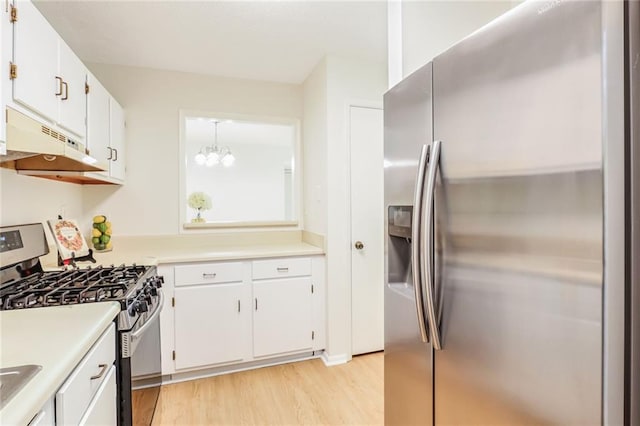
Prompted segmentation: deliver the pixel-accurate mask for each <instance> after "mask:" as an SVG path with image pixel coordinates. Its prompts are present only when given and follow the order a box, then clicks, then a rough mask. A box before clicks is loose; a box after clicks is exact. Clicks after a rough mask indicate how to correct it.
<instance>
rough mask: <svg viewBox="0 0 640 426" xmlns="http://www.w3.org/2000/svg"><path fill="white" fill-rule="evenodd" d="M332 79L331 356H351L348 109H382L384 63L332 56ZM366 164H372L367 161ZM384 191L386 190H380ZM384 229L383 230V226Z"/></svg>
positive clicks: (329, 69) (329, 112) (329, 88)
mask: <svg viewBox="0 0 640 426" xmlns="http://www.w3.org/2000/svg"><path fill="white" fill-rule="evenodd" d="M326 73H327V158H328V159H329V161H328V162H327V233H326V244H327V283H328V286H327V310H328V311H327V318H328V324H327V326H328V332H327V352H328V354H329V356H330V357H338V358H339V357H342V356H346V357H347V358H350V356H351V221H350V217H351V211H350V208H349V207H350V194H349V185H350V183H349V182H350V180H349V167H350V164H349V143H348V124H349V123H348V107H349V105H350V104H366V105H371V104H372V103H379V104H380V105H382V95H383V94H384V92H385V90H386V87H387V72H386V64H385V63H377V64H372V63H365V62H360V61H356V60H352V59H346V58H339V57H334V56H329V57H327V59H326ZM362 161H367V159H366V158H363V159H362ZM379 189H381V188H379ZM381 226H382V224H381Z"/></svg>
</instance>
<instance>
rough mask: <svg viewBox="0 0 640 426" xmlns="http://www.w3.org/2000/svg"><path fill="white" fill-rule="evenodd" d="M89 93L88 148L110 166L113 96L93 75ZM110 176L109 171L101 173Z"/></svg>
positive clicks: (88, 77) (100, 160)
mask: <svg viewBox="0 0 640 426" xmlns="http://www.w3.org/2000/svg"><path fill="white" fill-rule="evenodd" d="M87 82H88V84H89V93H88V94H87V148H89V153H90V154H91V155H92V156H93V157H94V158H95V159H96V160H98V162H99V163H105V164H109V163H110V160H111V158H112V155H111V150H110V147H109V144H110V132H111V129H110V128H111V124H110V121H109V113H110V112H109V110H110V108H111V107H110V101H111V95H109V92H107V89H105V88H104V86H103V85H102V84H100V82H99V81H98V80H97V79H96V78H95V77H94V76H93V75H92V74H89V75H88V76H87ZM100 174H101V175H105V176H108V175H109V171H108V170H107V171H106V172H100Z"/></svg>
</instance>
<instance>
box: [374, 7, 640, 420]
mask: <svg viewBox="0 0 640 426" xmlns="http://www.w3.org/2000/svg"><path fill="white" fill-rule="evenodd" d="M639 23H640V5H639V2H638V1H636V0H634V1H628V2H623V1H617V0H612V1H604V2H599V1H562V0H554V1H549V2H541V1H534V2H531V1H529V2H525V3H523V4H521V5H519V6H518V7H516V8H514V9H513V10H511V11H510V12H508V13H507V14H505V15H504V16H502V17H500V18H498V19H496V20H495V21H493V22H491V23H490V24H489V25H487V26H485V27H483V28H482V29H480V30H479V31H477V32H475V33H473V34H472V35H470V36H469V37H467V38H465V39H464V40H462V41H461V42H459V43H458V44H456V45H454V46H453V47H451V48H450V49H449V50H447V51H446V52H444V53H443V54H441V55H439V56H437V57H436V58H435V59H434V60H433V61H432V62H431V63H429V64H427V65H425V66H424V67H422V68H421V69H419V70H417V71H416V72H414V73H413V74H411V75H410V76H408V77H407V78H406V79H405V80H403V81H402V82H400V83H399V84H397V85H396V86H394V87H393V88H392V89H390V90H389V91H388V92H387V93H386V94H385V97H384V120H385V123H384V132H385V148H384V149H385V212H386V240H385V254H386V262H385V275H386V282H385V423H386V424H388V425H429V424H436V425H523V424H562V425H592V424H609V425H622V424H640V389H639V388H640V313H639V311H640V294H639V293H640V279H639V277H640V231H639V229H638V228H639V227H640V214H639V206H640V189H639V186H640V171H639V170H638V169H640V154H639V151H640V137H639V135H638V134H639V132H640V123H639V121H640V119H639V115H640V105H639V98H640V96H638V90H639V88H640V84H639V82H638V80H639V77H638V75H639V73H640V53H639V52H640V49H639V46H638V44H640V30H639Z"/></svg>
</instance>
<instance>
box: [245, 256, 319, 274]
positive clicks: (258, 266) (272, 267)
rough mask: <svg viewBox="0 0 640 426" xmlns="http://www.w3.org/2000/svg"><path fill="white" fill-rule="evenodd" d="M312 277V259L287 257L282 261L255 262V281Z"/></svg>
mask: <svg viewBox="0 0 640 426" xmlns="http://www.w3.org/2000/svg"><path fill="white" fill-rule="evenodd" d="M305 275H311V259H309V258H306V257H285V258H282V259H270V260H255V261H254V262H253V279H254V280H260V279H265V278H284V277H301V276H305Z"/></svg>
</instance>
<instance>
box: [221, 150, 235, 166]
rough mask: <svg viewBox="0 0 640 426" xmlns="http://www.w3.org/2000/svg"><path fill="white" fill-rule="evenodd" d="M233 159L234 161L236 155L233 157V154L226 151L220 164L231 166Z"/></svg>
mask: <svg viewBox="0 0 640 426" xmlns="http://www.w3.org/2000/svg"><path fill="white" fill-rule="evenodd" d="M235 161H236V157H234V156H233V154H232V153H230V152H229V153H227V155H225V156H224V157H222V165H223V166H225V167H229V166H232V165H233V163H234V162H235Z"/></svg>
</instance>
